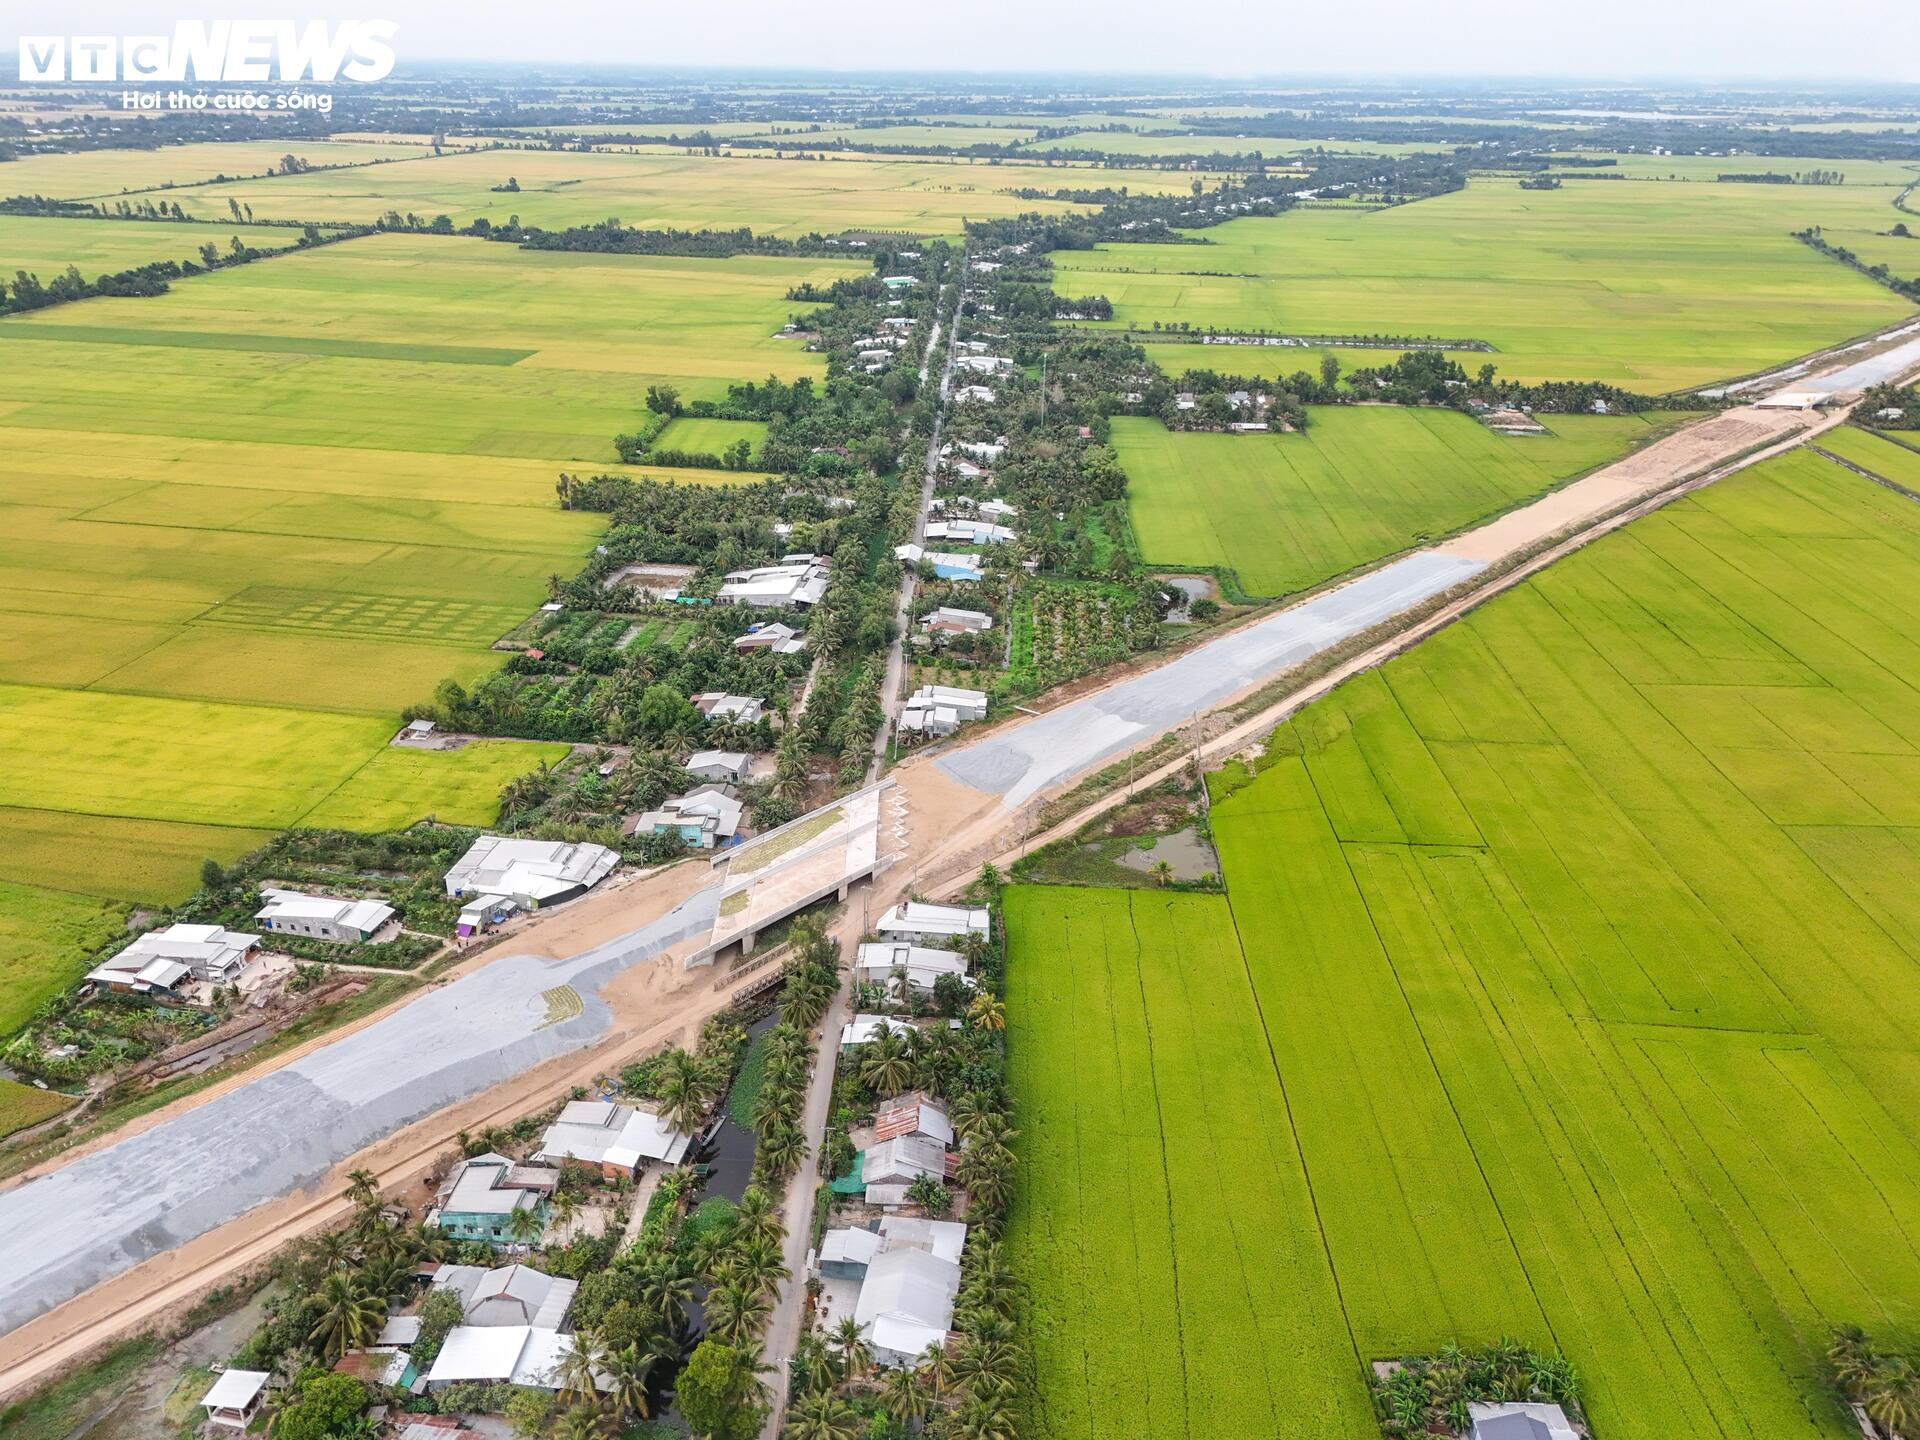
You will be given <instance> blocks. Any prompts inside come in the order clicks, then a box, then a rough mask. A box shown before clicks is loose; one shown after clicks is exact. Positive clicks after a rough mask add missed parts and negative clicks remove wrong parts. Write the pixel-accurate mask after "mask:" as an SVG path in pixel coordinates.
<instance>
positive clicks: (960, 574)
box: [926, 550, 981, 582]
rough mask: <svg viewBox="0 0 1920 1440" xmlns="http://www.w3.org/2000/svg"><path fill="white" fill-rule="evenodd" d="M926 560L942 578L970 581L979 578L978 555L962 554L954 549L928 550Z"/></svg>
mask: <svg viewBox="0 0 1920 1440" xmlns="http://www.w3.org/2000/svg"><path fill="white" fill-rule="evenodd" d="M926 562H927V564H929V565H931V566H932V567H933V573H934V574H935V575H936V576H938V577H939V578H940V579H942V580H959V581H963V582H972V581H977V580H978V579H979V578H980V574H981V571H980V557H979V556H978V555H968V554H963V553H961V552H959V551H956V550H929V551H927V552H926Z"/></svg>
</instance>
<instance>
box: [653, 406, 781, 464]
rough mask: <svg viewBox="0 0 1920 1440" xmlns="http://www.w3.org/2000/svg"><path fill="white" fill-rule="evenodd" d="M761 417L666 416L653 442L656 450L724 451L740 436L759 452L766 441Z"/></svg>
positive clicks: (710, 453)
mask: <svg viewBox="0 0 1920 1440" xmlns="http://www.w3.org/2000/svg"><path fill="white" fill-rule="evenodd" d="M766 438H767V426H766V422H765V421H762V420H705V419H701V418H699V417H697V416H692V415H682V416H677V417H676V418H674V419H672V420H669V421H668V422H667V426H666V428H665V429H664V430H662V431H661V432H660V435H659V437H658V438H657V439H656V440H655V441H654V442H653V443H654V448H655V449H658V450H683V451H685V452H686V453H687V454H689V455H724V454H725V453H726V452H727V451H729V450H731V449H732V448H733V447H734V446H735V445H738V444H739V443H740V442H741V441H742V440H744V441H746V442H747V444H748V446H749V447H750V448H751V453H753V454H755V455H758V454H759V453H760V447H761V445H763V444H764V443H765V442H766Z"/></svg>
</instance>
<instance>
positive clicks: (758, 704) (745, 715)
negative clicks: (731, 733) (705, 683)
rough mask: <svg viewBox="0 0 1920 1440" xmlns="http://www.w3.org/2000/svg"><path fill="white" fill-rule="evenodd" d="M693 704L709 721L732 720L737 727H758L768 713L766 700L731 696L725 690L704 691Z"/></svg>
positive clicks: (694, 698) (695, 697) (749, 696)
mask: <svg viewBox="0 0 1920 1440" xmlns="http://www.w3.org/2000/svg"><path fill="white" fill-rule="evenodd" d="M692 703H693V708H694V709H696V710H698V711H699V712H700V713H701V714H702V715H704V716H706V717H707V719H709V720H731V721H733V722H734V723H735V724H736V725H757V724H758V723H759V722H760V717H761V716H762V715H764V714H766V713H767V706H766V702H765V701H764V700H761V699H759V698H757V697H756V696H753V695H729V694H727V692H726V691H724V690H703V691H701V692H700V693H699V694H698V695H695V696H694V697H693V702H692Z"/></svg>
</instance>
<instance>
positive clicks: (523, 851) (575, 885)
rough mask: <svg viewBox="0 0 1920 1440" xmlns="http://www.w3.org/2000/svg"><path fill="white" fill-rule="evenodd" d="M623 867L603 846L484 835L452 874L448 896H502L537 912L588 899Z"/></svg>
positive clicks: (448, 879)
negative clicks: (544, 907) (590, 892)
mask: <svg viewBox="0 0 1920 1440" xmlns="http://www.w3.org/2000/svg"><path fill="white" fill-rule="evenodd" d="M619 863H620V856H619V855H618V854H617V853H616V852H614V851H612V850H609V849H608V848H607V847H606V846H604V845H592V844H587V843H575V842H572V841H566V840H514V839H509V838H508V837H506V836H504V835H482V836H481V837H480V838H479V839H478V840H476V841H474V842H473V844H472V846H470V847H469V848H468V850H467V853H466V854H465V855H463V856H461V857H460V860H459V862H458V863H457V864H455V866H454V867H453V868H452V869H451V870H449V871H448V872H447V894H448V895H450V896H452V897H453V898H454V899H456V900H462V899H466V898H469V897H473V898H481V897H487V896H496V895H497V896H500V897H502V898H504V899H508V900H512V901H514V902H515V903H516V904H518V905H519V906H520V908H522V909H524V910H537V909H539V908H540V907H541V906H542V905H553V904H557V903H559V902H560V901H562V900H571V899H572V898H573V897H574V896H576V895H583V894H585V893H586V892H587V891H588V890H590V889H592V888H593V887H594V886H595V885H598V884H599V883H600V882H601V881H602V880H604V879H606V878H607V876H608V875H610V874H612V873H613V868H614V866H616V865H618V864H619Z"/></svg>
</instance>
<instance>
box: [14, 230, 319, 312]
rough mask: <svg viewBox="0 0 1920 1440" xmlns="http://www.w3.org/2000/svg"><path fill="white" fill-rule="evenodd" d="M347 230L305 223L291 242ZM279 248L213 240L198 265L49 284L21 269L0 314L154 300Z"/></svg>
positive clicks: (60, 278) (180, 263)
mask: <svg viewBox="0 0 1920 1440" xmlns="http://www.w3.org/2000/svg"><path fill="white" fill-rule="evenodd" d="M349 233H351V232H346V231H321V230H320V229H318V228H317V227H315V226H311V225H309V226H308V227H307V228H306V229H305V231H304V232H303V233H302V234H301V236H300V239H299V240H298V241H297V242H296V248H300V249H307V248H311V247H312V246H315V245H325V244H331V243H333V242H335V241H338V240H343V239H346V238H347V237H348V235H349ZM284 253H285V252H284V251H280V250H257V249H255V248H254V247H253V246H251V245H248V244H246V243H244V242H243V241H242V240H241V239H240V237H239V236H238V235H234V236H230V237H229V238H228V241H227V248H226V249H225V250H222V249H221V248H220V247H219V246H217V245H215V244H214V243H213V242H212V241H208V242H207V243H206V244H204V245H202V246H201V247H200V262H199V264H197V265H196V264H195V263H194V262H193V261H191V260H153V261H149V262H148V263H147V264H145V265H135V266H132V267H130V268H128V269H126V270H116V271H114V272H113V273H112V274H110V275H97V276H95V277H94V278H93V279H91V280H89V279H87V278H86V276H84V275H82V274H81V273H80V267H79V266H77V265H69V266H67V268H66V269H65V270H64V271H63V272H61V273H60V274H59V275H56V276H55V277H54V278H53V279H52V280H48V281H42V280H41V279H40V277H39V276H38V275H35V274H32V273H30V272H28V271H25V270H16V271H15V272H14V276H13V280H12V281H11V283H9V282H5V281H0V315H18V314H23V313H25V312H26V311H29V310H44V309H45V308H46V307H47V306H49V305H64V304H67V303H69V302H71V301H74V300H91V299H93V298H94V297H96V296H100V295H121V296H143V297H144V296H153V295H164V294H166V293H167V290H168V289H169V288H170V286H169V282H171V281H174V280H181V279H185V278H186V277H187V276H190V275H202V274H205V273H207V272H208V271H211V270H225V269H229V268H231V267H232V266H235V265H248V264H251V263H252V262H253V261H255V260H268V259H271V258H272V257H274V256H275V255H280V254H284Z"/></svg>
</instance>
